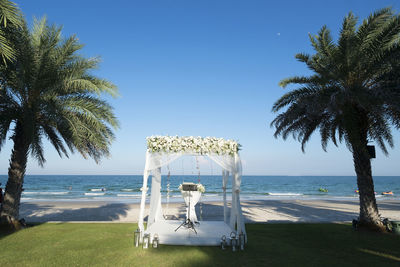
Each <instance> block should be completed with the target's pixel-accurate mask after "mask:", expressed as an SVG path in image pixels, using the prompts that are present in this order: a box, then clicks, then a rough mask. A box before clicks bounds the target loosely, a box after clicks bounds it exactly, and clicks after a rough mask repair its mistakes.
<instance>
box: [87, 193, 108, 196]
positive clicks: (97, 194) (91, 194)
mask: <svg viewBox="0 0 400 267" xmlns="http://www.w3.org/2000/svg"><path fill="white" fill-rule="evenodd" d="M105 194H106V193H85V196H104V195H105Z"/></svg>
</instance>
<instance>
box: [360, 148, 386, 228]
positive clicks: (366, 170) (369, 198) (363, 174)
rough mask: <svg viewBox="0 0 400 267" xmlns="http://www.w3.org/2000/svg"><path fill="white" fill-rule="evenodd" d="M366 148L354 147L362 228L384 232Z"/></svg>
mask: <svg viewBox="0 0 400 267" xmlns="http://www.w3.org/2000/svg"><path fill="white" fill-rule="evenodd" d="M366 147H367V142H365V147H364V146H363V147H361V148H360V147H357V146H353V160H354V168H355V171H356V174H357V185H358V190H359V196H360V217H359V223H360V226H366V227H368V228H372V229H375V230H384V226H383V223H382V221H381V218H380V215H379V211H378V206H377V204H376V198H375V190H374V181H373V179H372V171H371V160H370V157H369V154H368V152H367V149H366Z"/></svg>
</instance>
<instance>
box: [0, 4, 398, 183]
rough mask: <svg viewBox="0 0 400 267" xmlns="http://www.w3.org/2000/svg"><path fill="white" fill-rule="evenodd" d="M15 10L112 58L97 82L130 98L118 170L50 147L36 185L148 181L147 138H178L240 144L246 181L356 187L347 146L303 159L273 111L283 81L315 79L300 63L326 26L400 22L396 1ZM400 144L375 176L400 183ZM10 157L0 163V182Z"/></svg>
mask: <svg viewBox="0 0 400 267" xmlns="http://www.w3.org/2000/svg"><path fill="white" fill-rule="evenodd" d="M15 1H16V2H17V4H18V5H19V6H20V8H21V9H22V11H23V12H24V14H25V16H26V18H27V20H28V21H29V23H30V24H31V22H32V18H33V17H34V16H35V17H42V16H43V15H46V16H47V18H48V20H49V21H50V22H52V23H55V24H58V25H63V27H64V28H63V29H64V30H63V34H64V36H69V35H71V34H76V35H77V36H78V37H79V40H80V41H81V42H82V43H84V44H85V48H84V49H83V51H82V53H83V54H84V55H85V56H88V57H92V56H101V57H102V64H101V68H100V69H99V70H98V71H96V74H97V75H98V76H101V77H104V78H107V79H109V80H111V81H112V82H114V83H115V84H117V85H118V87H119V90H120V94H121V97H119V98H118V99H112V100H110V101H111V103H112V105H113V106H114V107H115V113H116V115H117V117H118V118H119V120H120V122H121V128H120V129H119V130H117V131H116V141H115V142H114V144H113V146H112V149H111V151H112V156H111V158H110V159H104V160H103V161H102V163H101V164H100V165H96V164H95V163H94V162H93V160H83V159H82V157H81V156H80V155H72V156H71V157H70V159H60V158H59V157H58V154H57V153H56V152H55V151H54V149H53V148H52V147H51V146H50V145H49V144H46V150H45V155H46V159H47V163H46V165H45V168H43V169H42V168H40V167H38V165H37V163H36V162H35V161H33V160H31V159H30V160H29V164H28V170H27V174H141V173H142V171H143V167H144V156H145V150H146V144H145V138H146V136H150V135H154V134H161V135H166V134H169V135H194V136H216V137H224V138H230V139H236V140H238V141H239V142H240V143H241V144H242V146H243V150H242V151H241V156H242V160H243V165H244V173H245V174H260V175H262V174H265V175H354V169H353V162H352V157H351V154H350V152H348V150H347V149H346V147H345V146H344V145H341V146H340V147H339V148H336V147H335V146H334V145H333V144H331V145H330V146H329V147H328V153H326V152H324V151H323V150H322V149H321V146H320V142H319V140H320V139H319V136H318V134H315V135H314V136H313V138H312V140H311V142H309V144H308V146H307V148H306V153H305V154H303V153H302V152H301V149H300V145H299V143H297V142H296V141H294V140H292V139H288V140H287V141H283V140H282V139H275V138H274V137H273V129H271V128H270V127H269V124H270V122H271V120H272V119H273V118H274V114H272V113H271V107H272V103H273V102H274V101H275V100H276V99H278V97H280V96H281V95H282V94H284V93H285V91H286V90H284V89H282V88H280V87H279V86H278V82H279V81H280V80H281V79H283V78H285V77H288V76H292V75H302V74H308V73H309V72H308V71H307V69H306V67H305V65H303V64H301V63H298V62H297V61H296V60H295V59H294V55H295V54H296V53H298V52H312V51H311V47H310V43H309V40H308V33H309V32H310V33H313V34H316V33H317V31H318V30H319V29H320V28H321V26H322V25H324V24H326V25H327V26H328V27H329V28H330V29H331V31H332V33H333V35H334V37H336V36H337V34H338V30H339V28H340V26H341V23H342V20H343V17H344V16H345V15H346V14H347V13H348V12H349V11H353V12H354V13H355V14H356V15H357V16H358V17H359V18H360V19H363V18H365V17H366V16H367V15H368V14H369V13H371V12H372V11H374V10H376V9H378V8H382V7H386V6H392V7H393V8H394V9H395V10H396V11H399V10H400V3H399V2H398V1H395V0H391V1H386V0H381V1H376V0H375V1H372V0H368V1H367V0H346V1H344V0H337V1H321V0H319V1H306V0H305V1H287V0H286V1H285V0H283V1H252V0H248V1H232V0H230V1H215V0H211V1H186V0H182V1H166V0H161V1H119V0H116V1H111V2H110V1H94V0H91V1H89V0H79V1H77V0H69V1H54V0H35V1H17V0H15ZM399 136H400V135H399V133H398V132H395V145H396V147H395V149H394V150H391V151H390V156H389V157H385V156H384V155H382V153H381V152H380V151H378V153H377V159H375V160H374V161H373V171H374V174H375V175H400V167H399V164H398V163H399V162H400V152H399V148H400V140H399ZM11 145H12V142H11V141H9V142H8V143H7V145H6V146H5V147H3V149H2V151H1V153H0V173H1V174H6V173H7V168H8V160H9V157H10V153H11V152H10V151H11ZM189 168H190V167H189ZM202 168H203V170H202V171H203V172H205V173H207V172H210V168H211V167H207V165H204V166H202ZM179 171H181V170H177V172H179Z"/></svg>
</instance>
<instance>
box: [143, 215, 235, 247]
mask: <svg viewBox="0 0 400 267" xmlns="http://www.w3.org/2000/svg"><path fill="white" fill-rule="evenodd" d="M181 224H182V222H181V221H177V220H162V221H157V222H155V223H153V224H152V225H151V226H150V227H149V228H148V229H147V230H146V231H145V233H149V234H150V236H151V238H153V236H154V234H157V235H158V237H159V240H160V244H165V245H184V246H219V245H220V244H221V237H222V236H223V235H225V236H226V238H227V239H228V238H229V237H230V234H231V232H232V229H231V227H230V226H229V225H227V224H226V223H225V222H222V221H201V222H200V224H197V223H196V224H195V229H196V231H197V234H196V233H195V232H194V231H193V229H191V228H186V227H185V226H182V227H180V228H179V229H178V230H177V231H176V232H175V229H177V228H178V227H179V226H180V225H181Z"/></svg>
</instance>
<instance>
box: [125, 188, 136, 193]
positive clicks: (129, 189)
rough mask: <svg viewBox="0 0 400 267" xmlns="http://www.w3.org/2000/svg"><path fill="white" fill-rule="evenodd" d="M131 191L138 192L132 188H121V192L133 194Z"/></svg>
mask: <svg viewBox="0 0 400 267" xmlns="http://www.w3.org/2000/svg"><path fill="white" fill-rule="evenodd" d="M133 191H139V190H135V189H133V188H122V189H121V192H133Z"/></svg>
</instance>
